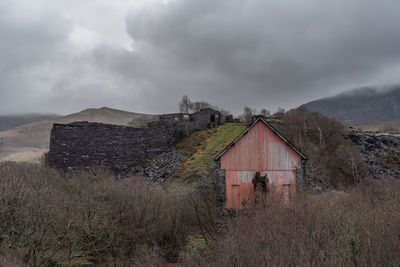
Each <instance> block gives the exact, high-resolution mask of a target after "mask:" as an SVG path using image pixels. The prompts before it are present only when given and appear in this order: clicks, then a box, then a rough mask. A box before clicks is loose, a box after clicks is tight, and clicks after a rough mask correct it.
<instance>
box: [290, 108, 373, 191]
mask: <svg viewBox="0 0 400 267" xmlns="http://www.w3.org/2000/svg"><path fill="white" fill-rule="evenodd" d="M284 121H285V123H286V127H285V129H284V134H285V136H286V137H287V138H289V139H290V140H291V141H292V142H293V143H294V144H295V145H296V146H297V147H298V148H299V149H300V150H301V151H302V152H303V153H304V154H306V155H307V156H308V161H307V166H306V167H307V178H309V181H322V182H323V183H325V184H328V185H330V186H333V187H334V188H341V187H343V186H347V185H351V184H356V183H358V182H359V181H360V180H362V179H363V178H365V176H366V174H367V172H366V170H367V168H368V167H367V165H365V164H364V162H363V160H362V158H361V154H360V151H359V148H358V147H357V145H356V144H354V143H353V142H352V141H351V140H349V139H348V138H346V134H345V131H344V125H342V124H341V123H340V122H339V121H337V120H335V119H332V118H328V117H326V116H323V115H321V114H319V113H316V112H309V111H308V110H307V109H305V108H298V109H296V110H291V111H290V112H287V113H285V114H284Z"/></svg>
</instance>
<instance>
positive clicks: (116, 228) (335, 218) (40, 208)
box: [0, 163, 400, 266]
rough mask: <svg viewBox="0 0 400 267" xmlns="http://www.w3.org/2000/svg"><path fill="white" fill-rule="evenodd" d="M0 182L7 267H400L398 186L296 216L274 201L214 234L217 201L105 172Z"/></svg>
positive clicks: (323, 198) (7, 173) (4, 167)
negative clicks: (117, 176) (95, 266)
mask: <svg viewBox="0 0 400 267" xmlns="http://www.w3.org/2000/svg"><path fill="white" fill-rule="evenodd" d="M0 177H1V183H0V203H1V206H0V207H1V208H0V251H1V258H0V263H1V264H3V265H6V266H13V265H12V264H14V266H21V265H27V266H85V265H100V266H101V265H103V266H106V264H108V266H160V265H167V264H178V265H181V266H243V265H247V266H287V265H296V266H315V265H324V266H353V265H354V266H368V265H369V266H377V265H381V266H398V265H399V264H400V245H399V244H400V227H399V225H400V184H399V182H398V181H397V182H396V181H375V180H371V181H370V180H367V181H363V182H361V183H359V184H358V185H357V186H355V187H353V188H352V189H348V190H346V191H345V192H338V191H332V192H329V193H323V194H320V195H298V196H297V198H296V199H295V201H293V202H292V204H291V205H289V206H285V205H282V204H281V202H280V201H279V199H274V197H273V196H267V198H266V199H265V200H264V201H263V202H260V203H259V205H258V206H256V207H254V208H253V209H251V210H247V211H245V212H244V213H238V214H236V215H233V216H227V217H225V221H224V222H223V223H221V222H220V223H219V224H216V211H215V207H214V203H215V201H214V195H213V193H212V192H201V193H193V192H191V191H190V190H188V191H179V192H178V191H176V190H175V191H174V192H169V191H168V190H164V189H162V188H160V187H156V188H155V187H148V186H146V185H144V184H142V183H138V182H135V181H134V180H132V179H122V180H117V179H116V177H114V176H113V175H112V174H111V173H108V172H106V171H104V170H100V169H94V170H91V171H89V172H81V173H75V174H68V175H65V174H60V173H59V172H57V171H55V170H52V169H48V168H46V167H44V166H40V165H37V164H15V163H2V164H1V165H0ZM217 225H219V227H221V228H222V229H223V231H222V232H221V231H218V233H219V234H218V235H217V234H216V233H217V231H216V230H217ZM110 264H112V265H110Z"/></svg>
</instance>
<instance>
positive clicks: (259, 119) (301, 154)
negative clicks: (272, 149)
mask: <svg viewBox="0 0 400 267" xmlns="http://www.w3.org/2000/svg"><path fill="white" fill-rule="evenodd" d="M259 121H261V122H263V123H264V124H265V125H267V126H268V127H269V128H270V129H271V130H272V131H273V132H274V133H275V134H276V135H277V136H279V137H280V138H281V139H282V140H283V141H284V142H285V143H286V144H287V145H288V146H289V147H291V148H292V149H293V150H294V151H295V152H296V153H298V154H299V155H300V156H301V157H302V158H303V159H305V160H306V159H307V157H306V156H305V155H304V154H303V153H301V152H300V150H298V149H297V148H296V147H295V146H294V145H292V144H291V143H290V142H289V141H288V140H287V139H286V138H285V137H284V136H283V135H282V134H281V133H280V132H279V131H278V130H276V129H275V128H274V127H273V126H272V125H271V124H270V123H268V122H267V121H265V120H264V119H263V118H258V119H257V120H255V121H254V122H253V123H252V124H251V125H250V126H249V127H247V129H246V130H244V131H243V132H242V133H241V134H240V135H239V136H238V137H237V138H236V139H235V140H233V142H232V143H230V144H229V145H228V146H227V147H226V148H225V149H224V150H222V151H221V152H220V153H218V155H217V156H216V157H215V159H214V160H219V159H220V158H221V156H222V155H223V154H225V152H226V151H228V150H229V149H230V148H231V147H232V146H234V145H235V143H236V142H237V141H239V140H240V139H241V138H242V137H243V136H244V135H245V134H246V133H247V132H248V131H249V130H250V129H251V128H252V127H253V126H254V125H255V124H257V122H259Z"/></svg>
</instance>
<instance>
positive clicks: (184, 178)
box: [172, 123, 246, 182]
mask: <svg viewBox="0 0 400 267" xmlns="http://www.w3.org/2000/svg"><path fill="white" fill-rule="evenodd" d="M245 129H246V124H243V123H227V124H225V125H222V126H220V127H218V128H214V129H208V130H202V131H197V132H195V133H194V134H192V135H191V136H190V137H188V138H186V139H184V140H182V141H181V142H179V143H178V144H176V148H178V149H183V150H184V151H185V152H187V153H188V154H189V155H190V156H188V157H187V158H186V159H184V160H183V162H182V163H181V165H180V166H179V167H178V169H177V170H176V171H175V173H174V174H173V175H172V179H174V181H176V182H193V181H196V180H198V178H200V177H202V176H204V175H206V174H208V172H209V171H210V169H212V168H211V166H212V165H213V164H215V163H214V157H215V156H216V154H217V153H218V152H219V151H221V150H222V149H224V148H225V147H226V146H227V145H229V144H230V143H231V142H232V141H233V140H234V139H235V138H236V137H237V136H238V135H239V134H240V133H241V132H242V131H244V130H245Z"/></svg>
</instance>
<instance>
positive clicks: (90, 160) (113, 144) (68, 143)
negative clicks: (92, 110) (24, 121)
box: [47, 121, 176, 172]
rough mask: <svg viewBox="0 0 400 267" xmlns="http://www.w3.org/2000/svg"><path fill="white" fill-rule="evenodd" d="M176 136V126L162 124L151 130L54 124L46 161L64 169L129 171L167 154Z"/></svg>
mask: <svg viewBox="0 0 400 267" xmlns="http://www.w3.org/2000/svg"><path fill="white" fill-rule="evenodd" d="M175 136H176V128H175V124H174V123H172V124H171V123H165V122H160V121H156V122H151V123H150V125H149V127H148V128H133V127H127V126H117V125H109V124H102V123H88V122H75V123H71V124H54V126H53V129H52V130H51V135H50V151H49V153H48V155H47V162H48V164H49V165H50V166H52V167H56V168H59V169H63V170H68V169H72V168H90V167H92V166H94V165H101V166H103V167H106V168H110V169H112V170H114V171H116V172H128V171H129V170H130V168H131V167H132V166H134V165H136V164H139V163H141V162H143V161H145V160H146V159H148V158H151V157H153V156H155V155H158V154H161V153H163V152H165V151H167V150H168V148H169V146H170V145H171V144H173V143H174V142H175Z"/></svg>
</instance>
